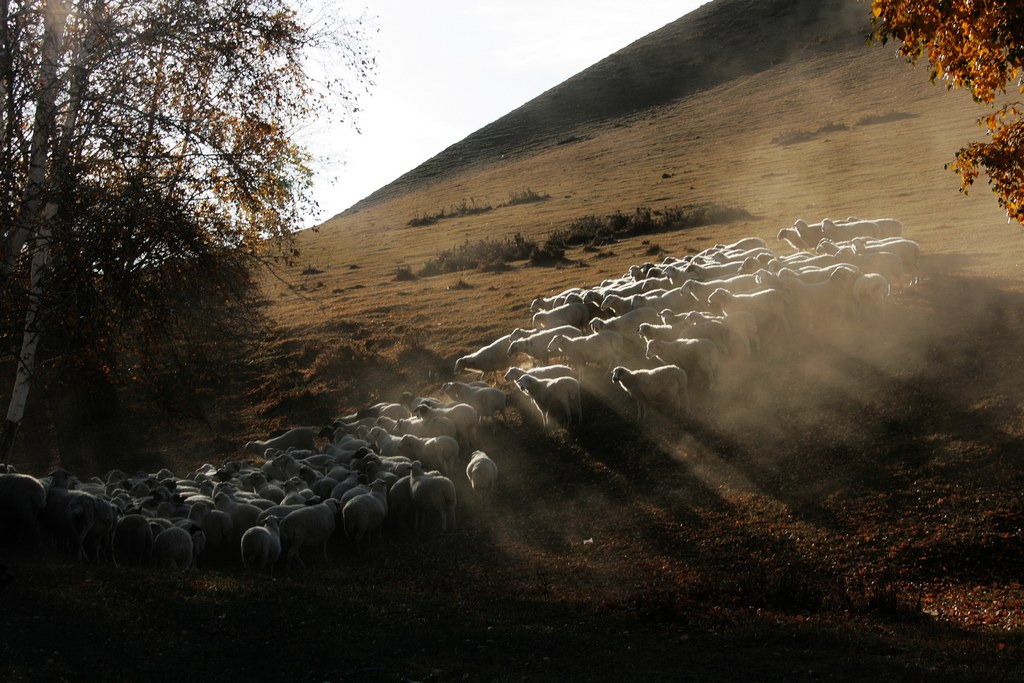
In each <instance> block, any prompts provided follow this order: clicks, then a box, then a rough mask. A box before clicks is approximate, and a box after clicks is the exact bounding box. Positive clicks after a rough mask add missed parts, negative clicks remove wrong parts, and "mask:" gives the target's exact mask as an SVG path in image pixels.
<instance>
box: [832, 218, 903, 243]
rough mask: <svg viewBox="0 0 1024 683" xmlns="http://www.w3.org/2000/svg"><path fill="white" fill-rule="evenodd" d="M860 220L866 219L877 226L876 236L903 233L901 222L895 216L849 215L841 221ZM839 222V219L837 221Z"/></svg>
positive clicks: (881, 236) (891, 235)
mask: <svg viewBox="0 0 1024 683" xmlns="http://www.w3.org/2000/svg"><path fill="white" fill-rule="evenodd" d="M861 220H868V221H870V222H871V223H874V224H875V225H877V226H878V237H880V238H885V237H899V236H900V235H902V234H903V223H902V222H900V221H899V220H897V219H895V218H868V219H863V218H857V217H856V216H850V217H849V218H847V219H846V220H845V221H842V222H843V223H856V222H858V221H861ZM837 222H840V221H837Z"/></svg>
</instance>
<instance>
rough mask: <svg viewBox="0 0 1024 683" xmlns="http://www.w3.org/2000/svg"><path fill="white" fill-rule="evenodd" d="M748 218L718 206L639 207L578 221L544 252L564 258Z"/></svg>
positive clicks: (739, 211) (554, 237)
mask: <svg viewBox="0 0 1024 683" xmlns="http://www.w3.org/2000/svg"><path fill="white" fill-rule="evenodd" d="M750 217H751V216H750V214H749V213H747V212H746V211H744V210H743V209H736V208H731V207H725V206H719V205H717V204H688V205H686V206H676V207H670V208H666V209H660V210H656V209H651V208H649V207H641V208H638V209H636V210H635V211H634V212H633V213H631V214H625V213H622V212H621V211H616V212H615V213H613V214H610V215H607V216H593V215H589V216H583V217H581V218H577V219H575V220H574V221H572V222H571V223H570V224H569V225H567V226H566V227H564V228H558V229H556V230H554V231H553V232H552V233H551V234H550V235H549V236H548V239H547V241H546V242H545V243H544V246H543V248H544V249H545V250H548V251H550V252H552V253H554V252H557V251H559V250H560V251H561V253H562V255H563V257H564V254H565V250H566V249H570V248H572V247H581V246H582V247H592V248H596V247H598V246H601V245H605V244H610V243H612V242H615V241H616V240H618V239H621V238H624V237H634V236H637V235H647V234H652V233H659V232H669V231H674V230H686V229H687V228H695V227H698V226H701V225H711V224H714V223H730V222H733V221H737V220H740V219H745V218H750Z"/></svg>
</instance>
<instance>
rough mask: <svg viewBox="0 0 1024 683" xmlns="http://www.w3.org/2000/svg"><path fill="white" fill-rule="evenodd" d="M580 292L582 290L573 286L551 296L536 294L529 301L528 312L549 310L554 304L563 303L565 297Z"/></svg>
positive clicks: (577, 294)
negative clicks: (536, 295)
mask: <svg viewBox="0 0 1024 683" xmlns="http://www.w3.org/2000/svg"><path fill="white" fill-rule="evenodd" d="M582 294H583V290H581V289H578V288H575V287H574V288H572V289H567V290H565V291H564V292H560V293H558V294H555V295H553V296H538V297H536V298H535V299H534V300H533V301H531V302H530V312H531V313H536V312H537V311H548V310H551V309H552V308H555V307H556V306H561V305H562V304H564V303H565V302H566V299H567V298H569V297H571V296H581V295H582Z"/></svg>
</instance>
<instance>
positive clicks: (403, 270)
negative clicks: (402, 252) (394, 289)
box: [395, 266, 416, 282]
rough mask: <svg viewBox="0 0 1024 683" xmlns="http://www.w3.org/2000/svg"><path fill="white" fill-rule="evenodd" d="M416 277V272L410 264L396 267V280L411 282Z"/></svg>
mask: <svg viewBox="0 0 1024 683" xmlns="http://www.w3.org/2000/svg"><path fill="white" fill-rule="evenodd" d="M415 279H416V274H415V273H413V272H412V268H410V267H409V266H398V267H397V268H395V282H409V281H412V280H415Z"/></svg>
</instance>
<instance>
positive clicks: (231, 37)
mask: <svg viewBox="0 0 1024 683" xmlns="http://www.w3.org/2000/svg"><path fill="white" fill-rule="evenodd" d="M313 16H316V17H318V20H317V21H318V22H319V23H315V22H314V21H313V20H312V19H310V18H309V17H313ZM339 16H341V15H340V13H339V7H337V6H336V5H334V6H332V7H329V8H328V9H327V10H323V8H322V7H321V8H320V11H319V12H316V13H315V14H314V13H313V12H311V11H309V8H304V7H303V6H302V4H301V3H296V2H289V1H288V0H251V1H243V0H46V1H45V2H43V1H41V0H21V1H20V2H18V1H17V0H0V21H3V22H4V25H3V26H2V27H0V28H2V29H3V36H2V37H0V40H3V44H0V69H2V70H3V73H0V109H2V111H0V116H2V119H0V135H2V145H0V153H2V154H3V159H4V169H3V176H2V178H0V193H2V195H0V217H2V218H3V219H6V220H5V221H4V222H3V223H0V226H2V227H0V256H2V259H0V297H2V300H0V320H3V321H4V328H3V331H5V334H4V337H5V342H6V344H7V347H8V348H9V349H10V351H9V353H10V354H11V357H13V358H16V363H15V366H16V371H15V375H16V376H15V377H14V389H13V391H12V394H11V401H10V403H9V407H8V411H7V415H6V419H5V421H4V427H3V431H2V434H0V455H2V457H3V460H4V462H7V460H8V458H9V457H10V454H11V452H12V449H13V446H14V443H15V436H16V434H17V430H18V427H19V425H20V424H21V422H22V419H23V417H24V411H25V408H26V405H27V397H28V393H29V389H30V388H31V387H32V386H33V383H34V381H35V379H36V377H37V371H38V367H39V366H38V362H37V354H38V350H39V348H40V340H41V339H44V338H46V335H50V334H52V333H53V332H54V331H59V332H60V333H62V334H63V335H64V336H65V337H68V336H74V337H75V338H76V339H77V342H76V344H75V345H74V346H73V347H69V348H67V349H63V351H65V352H67V353H68V355H69V356H71V357H70V358H65V359H64V360H65V362H71V363H73V362H77V361H78V360H80V359H81V357H82V356H84V355H91V356H92V357H91V359H90V362H93V363H94V364H95V365H96V366H97V367H100V368H104V369H109V367H111V364H112V363H113V360H112V356H113V355H114V354H115V352H116V351H117V350H118V348H117V347H123V346H124V345H125V344H126V343H128V340H127V339H126V337H128V335H121V334H119V330H120V328H121V327H123V326H125V325H128V324H129V323H130V324H131V325H132V326H138V324H139V322H140V321H155V322H159V321H160V320H161V319H162V316H166V315H168V314H171V313H172V312H173V311H175V310H178V309H179V307H177V306H176V303H177V302H174V301H168V300H167V298H169V297H174V296H176V295H177V294H179V293H180V291H181V288H182V287H188V288H191V289H194V290H197V291H205V292H216V293H218V296H231V295H232V292H235V291H237V290H236V287H237V286H238V283H239V282H246V281H247V277H248V273H249V268H250V267H251V265H252V264H254V263H256V262H259V261H260V260H261V259H266V258H269V257H270V256H272V255H273V253H275V252H273V251H272V249H274V248H276V249H278V250H280V251H279V252H276V253H281V254H285V255H288V254H290V253H291V246H290V244H291V243H290V236H291V235H292V234H293V233H294V232H295V231H296V230H297V229H298V228H299V227H300V226H301V222H302V221H303V219H305V218H306V217H307V215H308V214H309V212H310V211H311V210H312V207H313V205H312V202H311V199H310V196H309V189H310V167H309V162H310V156H309V154H308V153H307V151H306V150H304V149H302V148H301V147H300V146H299V145H298V144H296V142H295V137H296V133H297V131H298V130H299V128H300V127H301V126H302V125H304V124H305V123H307V122H309V121H311V120H313V119H314V118H317V117H323V116H334V118H335V120H341V121H343V120H345V119H349V118H351V116H352V115H353V113H354V111H355V105H356V103H357V101H358V95H359V94H360V92H362V91H363V89H364V88H365V87H367V86H368V85H369V84H370V83H371V79H372V76H373V70H374V63H373V59H372V56H370V54H369V52H368V49H367V47H366V42H365V39H364V38H363V37H362V34H361V30H360V29H361V26H362V25H361V24H360V22H359V21H357V20H349V21H344V20H341V19H336V18H333V17H339ZM314 54H318V55H319V57H320V59H321V60H324V59H330V61H331V63H332V64H333V65H334V67H333V70H332V71H328V72H325V73H322V74H318V78H314V77H313V76H312V74H311V73H310V71H309V69H308V65H309V60H310V58H311V56H312V55H314ZM185 280H187V282H185ZM16 321H20V322H16ZM69 330H70V332H69ZM121 350H123V348H122V349H121Z"/></svg>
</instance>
